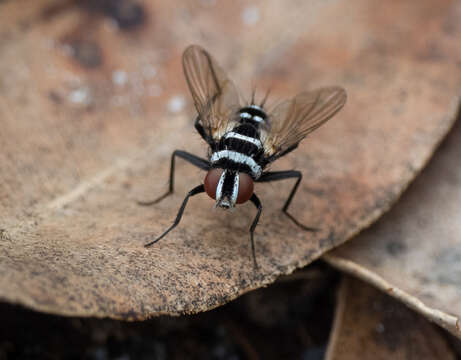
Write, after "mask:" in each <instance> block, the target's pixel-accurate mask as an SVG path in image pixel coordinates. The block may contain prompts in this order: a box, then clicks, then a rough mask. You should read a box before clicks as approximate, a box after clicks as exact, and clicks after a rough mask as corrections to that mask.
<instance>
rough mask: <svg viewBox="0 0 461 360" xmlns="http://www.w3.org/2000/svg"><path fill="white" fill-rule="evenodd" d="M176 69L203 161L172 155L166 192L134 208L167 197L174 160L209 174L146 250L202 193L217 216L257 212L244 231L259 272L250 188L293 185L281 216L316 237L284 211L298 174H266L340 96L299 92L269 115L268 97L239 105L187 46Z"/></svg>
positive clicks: (212, 67)
mask: <svg viewBox="0 0 461 360" xmlns="http://www.w3.org/2000/svg"><path fill="white" fill-rule="evenodd" d="M182 64H183V69H184V74H185V77H186V80H187V84H188V86H189V90H190V92H191V95H192V98H193V101H194V105H195V108H196V110H197V113H198V116H197V117H196V119H195V129H196V130H197V132H198V133H199V134H200V136H201V137H202V138H203V140H205V141H206V143H207V144H208V146H209V153H208V158H207V159H203V158H200V157H198V156H196V155H193V154H190V153H188V152H186V151H182V150H175V151H174V152H173V154H172V156H171V167H170V179H169V189H168V191H167V192H166V193H165V194H164V195H162V196H160V197H159V198H157V199H155V200H153V201H148V202H140V204H141V205H153V204H156V203H158V202H159V201H161V200H163V199H164V198H166V197H167V196H168V195H171V194H172V193H173V190H174V170H175V158H176V157H179V158H182V159H184V160H186V161H188V162H189V163H191V164H192V165H195V166H197V167H198V168H200V169H202V170H205V171H207V175H206V176H205V180H204V183H203V184H200V185H198V186H196V187H194V188H193V189H191V190H190V191H189V193H188V194H187V195H186V197H185V198H184V200H183V202H182V205H181V207H180V208H179V211H178V214H177V216H176V219H175V221H174V222H173V224H172V225H171V226H170V227H169V228H168V229H167V230H165V232H164V233H163V234H161V235H160V236H158V237H157V238H156V239H155V240H153V241H151V242H149V243H147V244H145V246H146V247H148V246H151V245H153V244H155V243H156V242H157V241H159V240H160V239H162V238H163V237H164V236H165V235H167V234H168V233H169V232H170V231H171V230H173V229H174V228H175V227H176V226H177V225H178V224H179V222H180V221H181V218H182V215H183V213H184V209H185V208H186V205H187V202H188V200H189V198H190V197H192V196H195V195H197V194H200V193H203V192H206V193H207V194H208V196H209V197H211V198H212V199H214V200H215V201H216V207H220V208H223V209H232V208H234V207H235V205H236V204H242V203H245V202H246V201H248V200H250V201H251V202H252V203H253V204H254V206H255V207H256V209H257V213H256V216H255V218H254V220H253V222H252V224H251V226H250V243H251V251H252V256H253V263H254V266H255V267H257V266H258V265H257V262H256V253H255V245H254V231H255V228H256V226H257V224H258V221H259V217H260V216H261V212H262V204H261V201H260V200H259V198H258V196H257V195H256V194H255V193H254V192H253V186H254V183H255V182H259V183H261V182H269V181H279V180H285V179H296V182H295V184H294V186H293V188H292V190H291V192H290V195H289V196H288V198H287V200H286V201H285V204H284V205H283V208H282V211H283V213H285V214H286V215H287V216H288V217H289V218H290V219H291V220H292V221H293V222H294V223H295V224H296V225H298V226H299V227H301V228H302V229H304V230H307V231H315V230H316V229H314V228H311V227H308V226H305V225H303V224H301V223H300V222H298V220H296V219H295V218H294V217H293V216H292V215H291V214H290V213H289V212H288V207H289V206H290V204H291V201H292V200H293V196H294V195H295V193H296V190H297V189H298V187H299V184H300V182H301V179H302V174H301V172H300V171H297V170H286V171H265V170H264V169H265V168H266V167H267V166H268V165H269V164H270V163H272V162H274V161H275V160H277V159H278V158H280V157H282V156H284V155H286V154H288V153H289V152H291V151H293V150H294V149H296V148H297V147H298V145H299V143H300V142H301V140H303V139H304V138H305V137H306V136H307V135H308V134H309V133H311V132H312V131H314V130H315V129H317V128H318V127H319V126H320V125H322V124H324V123H325V122H326V121H327V120H329V119H330V118H331V117H332V116H333V115H335V114H336V113H337V112H338V111H339V110H340V109H341V108H342V107H343V105H344V104H345V102H346V92H345V90H344V89H343V88H341V87H337V86H332V87H324V88H320V89H316V90H313V91H307V92H301V93H299V94H298V95H296V96H295V97H294V98H292V99H290V100H286V101H284V102H282V103H280V104H278V105H277V106H276V107H275V108H274V109H273V110H272V111H270V112H267V111H266V109H265V107H264V105H265V102H266V98H267V95H266V97H265V98H264V99H263V101H262V102H261V103H260V104H255V101H254V96H253V99H252V100H251V102H250V103H249V104H247V105H242V104H241V103H240V97H239V94H238V92H237V89H236V87H235V85H234V84H233V82H232V81H231V80H229V78H228V77H227V76H226V74H225V72H224V71H223V70H222V68H221V67H220V66H219V65H218V64H217V63H216V61H215V60H214V59H213V57H212V56H211V55H210V54H209V53H208V52H207V51H206V50H204V49H203V48H201V47H200V46H197V45H191V46H189V47H188V48H187V49H186V50H185V51H184V54H183V57H182Z"/></svg>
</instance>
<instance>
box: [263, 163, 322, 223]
mask: <svg viewBox="0 0 461 360" xmlns="http://www.w3.org/2000/svg"><path fill="white" fill-rule="evenodd" d="M293 178H294V179H297V180H296V183H295V185H294V186H293V188H292V189H291V192H290V195H289V196H288V199H287V200H286V201H285V204H284V205H283V208H282V211H283V212H284V213H285V215H286V216H288V217H289V218H290V219H291V221H293V222H294V223H295V224H296V225H298V226H299V227H300V228H301V229H303V230H306V231H318V230H319V229H316V228H313V227H309V226H306V225H303V224H301V223H300V222H299V221H298V220H296V219H295V218H294V216H293V215H291V214H290V213H289V212H288V207H289V206H290V204H291V200H293V197H294V195H295V193H296V190H298V187H299V184H300V183H301V180H302V178H303V175H302V174H301V172H300V171H297V170H287V171H269V172H266V173H263V174H262V175H261V177H260V178H259V179H258V180H256V182H270V181H278V180H286V179H293Z"/></svg>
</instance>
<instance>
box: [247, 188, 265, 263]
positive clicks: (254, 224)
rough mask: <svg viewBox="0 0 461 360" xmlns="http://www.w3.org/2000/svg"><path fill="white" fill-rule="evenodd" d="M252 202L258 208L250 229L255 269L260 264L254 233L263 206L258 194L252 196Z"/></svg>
mask: <svg viewBox="0 0 461 360" xmlns="http://www.w3.org/2000/svg"><path fill="white" fill-rule="evenodd" d="M250 201H251V202H252V203H253V204H254V206H256V209H257V210H258V212H257V213H256V216H255V218H254V220H253V223H252V224H251V227H250V242H251V253H252V254H253V264H254V267H255V269H257V268H258V263H257V261H256V251H255V241H254V236H253V235H254V232H255V229H256V225H258V222H259V217H260V216H261V212H262V211H263V207H262V205H261V201H260V200H259V198H258V197H257V196H256V194H253V195H251V198H250Z"/></svg>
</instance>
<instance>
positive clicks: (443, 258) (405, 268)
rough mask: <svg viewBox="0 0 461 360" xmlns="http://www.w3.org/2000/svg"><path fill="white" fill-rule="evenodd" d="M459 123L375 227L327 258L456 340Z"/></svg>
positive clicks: (460, 299)
mask: <svg viewBox="0 0 461 360" xmlns="http://www.w3.org/2000/svg"><path fill="white" fill-rule="evenodd" d="M460 144H461V121H458V122H457V123H456V125H455V128H454V129H453V131H452V132H451V133H450V135H449V137H448V138H447V139H446V141H445V142H444V143H443V144H442V146H441V147H440V149H439V150H438V151H437V153H436V154H435V156H434V158H433V159H432V161H431V162H430V163H429V165H428V167H427V168H426V169H425V170H424V171H423V173H422V174H421V176H420V177H419V178H418V179H417V180H416V181H415V182H414V184H412V185H411V187H410V189H409V190H408V192H407V193H405V195H404V196H403V197H402V199H401V201H400V202H399V203H398V205H397V206H396V207H395V208H394V209H392V211H391V212H390V213H389V214H387V215H386V216H385V217H383V219H382V220H380V221H379V222H378V223H377V224H376V226H373V227H372V228H371V229H370V230H368V231H366V232H364V233H363V234H362V235H360V236H359V237H358V238H357V239H354V240H353V241H351V242H350V243H348V244H347V245H344V246H342V247H340V248H338V249H337V250H335V251H333V252H332V253H331V254H328V255H327V256H326V260H327V261H329V262H330V263H331V264H332V265H335V266H337V267H339V268H341V269H343V270H345V271H347V272H350V273H353V274H354V275H358V276H360V277H361V278H363V279H365V280H366V281H368V282H371V283H372V284H374V285H376V286H378V287H380V288H381V289H383V290H385V291H387V292H388V293H389V294H391V295H393V296H395V297H397V298H399V299H401V300H402V301H404V302H406V303H407V304H408V305H409V306H411V307H412V308H414V309H416V310H417V311H420V312H421V313H422V314H424V315H425V316H427V317H428V318H429V319H431V320H432V321H435V322H437V323H438V324H440V325H441V326H443V327H445V328H447V329H448V330H450V331H451V332H452V333H453V334H454V335H456V336H457V337H459V338H461V329H460V323H459V322H460V318H461V239H460V236H461V222H460V218H459V217H460V213H461V167H460V164H459V162H460V157H459V154H460V151H461V146H460Z"/></svg>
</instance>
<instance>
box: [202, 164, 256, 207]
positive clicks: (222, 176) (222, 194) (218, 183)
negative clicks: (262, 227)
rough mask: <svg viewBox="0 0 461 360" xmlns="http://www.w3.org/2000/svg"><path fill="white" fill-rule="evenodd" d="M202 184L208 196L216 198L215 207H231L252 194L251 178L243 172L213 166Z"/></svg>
mask: <svg viewBox="0 0 461 360" xmlns="http://www.w3.org/2000/svg"><path fill="white" fill-rule="evenodd" d="M204 185H205V191H206V193H207V194H208V196H209V197H211V198H212V199H214V200H216V207H220V208H222V209H232V208H234V206H235V204H242V203H244V202H246V201H248V200H249V199H250V198H251V196H252V195H253V179H252V178H251V176H250V175H248V174H246V173H243V172H238V171H230V170H227V169H220V168H213V169H211V170H210V171H208V173H207V175H206V177H205V181H204Z"/></svg>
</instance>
